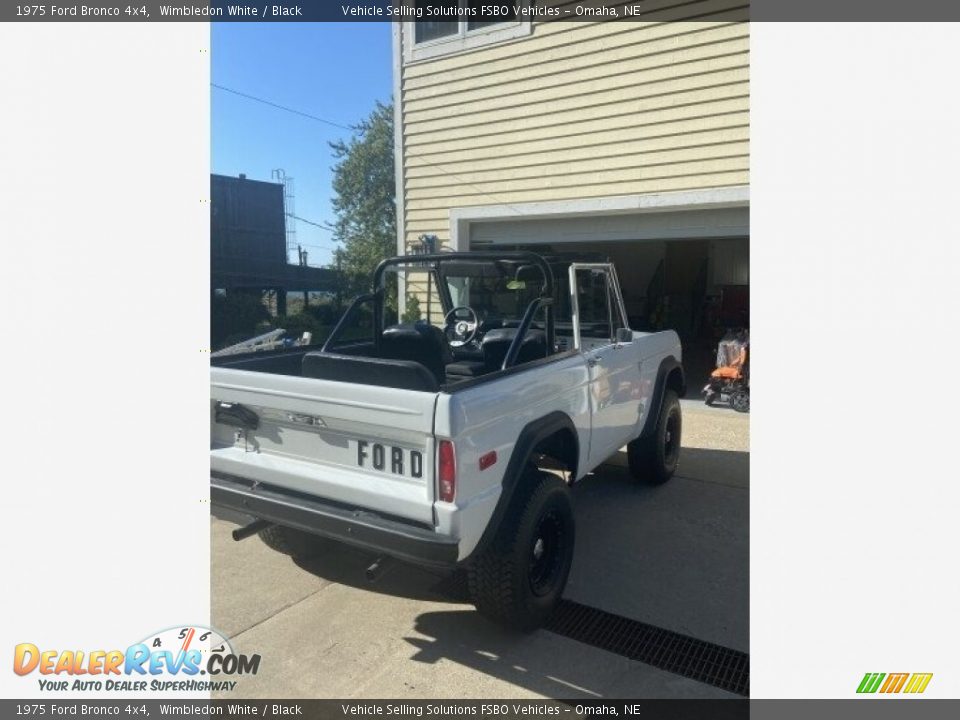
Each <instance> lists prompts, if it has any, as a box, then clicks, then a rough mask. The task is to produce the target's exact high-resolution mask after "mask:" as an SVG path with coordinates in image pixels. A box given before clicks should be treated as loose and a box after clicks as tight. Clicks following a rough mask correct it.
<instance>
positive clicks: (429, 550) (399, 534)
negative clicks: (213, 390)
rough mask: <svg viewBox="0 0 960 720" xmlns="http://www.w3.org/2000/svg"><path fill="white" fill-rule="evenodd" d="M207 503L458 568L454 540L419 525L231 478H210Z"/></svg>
mask: <svg viewBox="0 0 960 720" xmlns="http://www.w3.org/2000/svg"><path fill="white" fill-rule="evenodd" d="M210 503H211V504H213V505H217V506H219V507H223V508H227V509H229V510H233V511H236V512H240V513H244V514H245V515H253V516H254V517H258V518H262V519H263V520H267V521H269V522H272V523H275V524H277V525H283V526H285V527H291V528H296V529H297V530H303V531H305V532H310V533H314V534H316V535H323V536H325V537H329V538H332V539H334V540H339V541H341V542H344V543H346V544H348V545H354V546H356V547H360V548H364V549H366V550H372V551H374V552H378V553H382V554H384V555H388V556H390V557H395V558H398V559H400V560H406V561H408V562H412V563H416V564H418V565H427V566H431V567H449V566H452V565H455V564H456V562H457V556H458V552H459V548H458V542H457V540H455V539H453V538H449V537H445V536H442V535H437V534H436V533H435V532H433V531H432V530H430V529H428V528H426V527H424V526H422V525H418V524H415V523H408V522H403V521H401V520H396V519H393V518H385V517H382V516H380V515H376V514H374V513H371V512H369V511H367V510H362V509H359V508H350V507H346V506H343V505H339V504H333V503H330V502H327V501H324V500H322V499H320V498H316V497H313V496H307V495H303V494H301V493H297V492H294V491H291V490H286V489H284V488H279V487H276V486H270V485H260V484H257V483H254V482H252V481H250V480H245V479H244V478H240V477H237V476H234V475H227V474H224V473H219V472H214V473H211V474H210Z"/></svg>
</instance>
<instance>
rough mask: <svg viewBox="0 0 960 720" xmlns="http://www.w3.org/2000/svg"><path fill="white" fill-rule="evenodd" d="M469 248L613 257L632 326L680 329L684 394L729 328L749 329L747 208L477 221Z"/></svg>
mask: <svg viewBox="0 0 960 720" xmlns="http://www.w3.org/2000/svg"><path fill="white" fill-rule="evenodd" d="M631 235H632V237H631ZM470 247H471V249H491V248H500V249H504V250H507V249H511V250H514V249H515V250H531V251H533V252H539V253H542V254H562V255H576V256H578V257H582V258H583V259H584V260H595V261H604V260H609V261H610V262H613V263H614V265H615V266H616V268H617V274H618V275H619V277H620V284H621V286H622V290H623V296H624V303H625V305H626V310H627V315H628V317H629V320H630V325H631V327H632V328H633V329H634V330H646V331H656V330H665V329H672V330H675V331H676V332H677V333H678V334H679V335H680V338H681V341H682V342H683V348H684V366H685V368H686V372H687V383H688V388H689V389H688V395H687V396H688V397H694V398H699V397H700V395H699V393H700V389H701V388H702V387H703V384H704V383H705V382H706V379H707V377H708V376H709V374H710V371H711V370H713V368H714V361H715V358H716V348H717V343H718V342H719V341H720V340H721V339H722V338H723V336H724V335H725V334H726V333H727V331H728V330H731V329H739V328H749V324H750V246H749V235H748V209H747V208H725V209H720V210H713V211H699V212H688V213H667V212H664V213H652V214H646V215H615V216H606V217H595V218H586V217H578V218H564V219H560V218H556V219H553V218H551V219H542V220H523V221H506V222H503V221H501V222H481V223H476V224H473V225H472V226H471V228H470Z"/></svg>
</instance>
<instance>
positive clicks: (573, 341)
mask: <svg viewBox="0 0 960 720" xmlns="http://www.w3.org/2000/svg"><path fill="white" fill-rule="evenodd" d="M391 275H393V276H395V277H393V278H391V277H390V276H391ZM416 278H419V279H420V280H419V281H417V280H416ZM398 280H399V281H400V282H401V284H400V287H401V289H402V290H404V291H405V292H407V293H411V292H415V291H416V289H415V283H416V282H420V286H419V287H421V288H426V292H428V293H433V296H435V297H437V300H435V301H434V302H433V303H432V304H431V309H432V312H431V313H428V318H427V320H428V321H429V320H430V319H431V318H430V315H435V318H433V319H434V320H435V321H436V322H437V323H438V324H437V325H433V324H430V322H428V321H420V322H416V323H412V324H390V325H387V324H386V323H385V316H386V314H387V308H386V304H387V303H386V302H385V298H386V297H387V288H388V287H395V286H396V285H391V283H396V282H397V281H398ZM436 305H440V308H438V307H436ZM441 308H442V315H443V321H442V322H441V321H440V320H439V317H440V315H441ZM364 327H367V328H368V331H366V332H363V334H362V336H360V337H358V330H360V329H362V328H364ZM684 390H685V386H684V376H683V369H682V366H681V351H680V341H679V338H678V337H677V335H676V334H675V333H674V332H672V331H667V332H657V333H642V332H635V331H632V330H630V329H629V327H628V325H627V316H626V313H625V311H624V304H623V299H622V296H621V293H620V286H619V283H618V280H617V274H616V270H615V269H614V267H613V265H611V264H609V263H580V262H570V261H566V262H550V261H548V260H547V259H545V258H544V257H542V256H540V255H537V254H533V253H527V252H469V253H438V254H430V255H413V256H403V257H395V258H390V259H387V260H385V261H384V262H382V263H381V264H380V266H379V267H378V268H377V270H376V272H375V274H374V282H373V292H372V293H370V294H367V295H363V296H361V297H358V298H357V299H356V300H354V302H353V303H352V304H351V305H350V307H349V308H348V309H347V311H346V312H345V313H344V315H343V317H342V318H341V320H340V322H339V323H338V324H337V326H336V327H335V328H334V330H333V331H332V332H331V334H330V336H329V338H328V339H327V340H326V343H325V344H324V345H323V347H322V349H320V350H317V349H316V348H315V347H309V346H307V347H296V348H291V349H285V350H279V351H267V352H259V353H246V354H237V355H229V356H226V357H223V358H214V359H212V368H211V401H210V420H211V449H210V463H211V479H210V485H211V488H210V490H211V502H212V503H213V504H214V505H218V506H221V507H226V508H229V509H231V510H233V511H238V512H241V513H244V514H246V515H248V516H253V517H254V518H257V521H256V522H254V523H253V524H251V525H250V526H248V528H247V529H246V532H244V531H243V530H240V531H237V532H236V533H235V536H237V535H247V534H253V532H255V531H260V534H261V536H262V537H263V538H264V540H265V541H266V542H267V543H268V544H270V545H271V546H273V547H275V548H277V549H281V550H283V551H285V552H289V553H291V554H295V555H296V554H307V553H309V552H313V551H316V550H317V549H318V548H320V547H321V546H322V543H323V542H326V541H328V540H329V539H333V540H337V541H341V542H344V543H348V544H351V545H355V546H359V547H361V548H366V549H369V550H373V551H376V552H378V553H380V554H382V555H385V556H389V557H394V558H398V559H401V560H405V561H409V562H413V563H419V564H421V565H426V566H434V567H451V568H452V567H460V568H464V569H465V570H466V573H467V578H468V587H469V591H470V594H471V599H472V601H473V602H474V604H475V605H476V606H477V608H478V609H479V610H480V611H481V612H483V613H484V614H486V615H488V616H490V617H493V618H495V619H497V620H499V621H501V622H503V623H505V624H508V625H511V626H514V627H518V628H521V629H532V628H535V627H538V626H540V625H542V624H543V623H544V622H545V621H546V620H547V618H548V617H549V615H550V613H551V612H552V610H553V608H554V607H555V605H556V603H557V602H558V601H559V599H560V596H561V594H562V592H563V589H564V585H565V584H566V581H567V576H568V573H569V571H570V565H571V562H572V558H573V545H574V513H573V509H572V506H571V500H570V493H569V490H568V486H569V485H570V484H572V483H574V482H576V481H577V480H579V479H581V478H583V477H584V476H585V475H587V474H588V473H590V472H591V471H592V470H593V469H594V468H596V467H597V466H598V465H600V464H601V463H602V462H603V461H604V460H606V459H607V458H608V457H610V456H611V455H612V454H613V453H616V452H617V451H618V450H619V449H620V448H621V447H623V446H624V445H626V446H627V451H628V461H629V467H630V471H631V473H632V474H633V475H634V476H635V477H636V478H638V479H639V480H642V481H646V482H649V483H663V482H665V481H666V480H668V479H669V478H670V477H671V475H673V473H674V470H675V469H676V466H677V460H678V458H679V453H680V431H681V415H680V404H679V401H678V398H679V397H680V396H681V395H683V393H684Z"/></svg>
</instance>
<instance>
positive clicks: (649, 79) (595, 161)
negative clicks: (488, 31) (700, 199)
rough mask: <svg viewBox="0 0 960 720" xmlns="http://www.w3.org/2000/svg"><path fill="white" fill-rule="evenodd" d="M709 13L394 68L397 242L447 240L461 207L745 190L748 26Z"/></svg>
mask: <svg viewBox="0 0 960 720" xmlns="http://www.w3.org/2000/svg"><path fill="white" fill-rule="evenodd" d="M710 6H711V8H712V11H713V14H711V15H710V16H709V18H705V19H698V20H686V21H675V22H649V23H644V22H636V21H629V22H547V23H535V24H534V27H533V31H532V33H531V34H530V35H529V36H527V37H524V38H521V39H516V40H512V41H507V42H503V43H500V44H497V45H491V46H487V47H482V48H478V49H474V50H470V51H466V52H460V53H456V54H452V55H447V56H443V57H437V58H432V59H428V60H423V61H418V62H411V63H407V64H404V63H403V62H402V61H401V62H400V63H399V68H400V73H401V77H400V91H401V92H400V94H401V98H402V103H401V108H400V117H401V120H402V122H401V129H400V132H401V133H402V141H403V158H402V161H403V164H402V182H403V188H402V192H403V203H402V208H403V230H404V233H403V237H404V241H405V242H406V243H407V244H408V246H409V244H410V243H412V242H414V241H415V240H416V239H417V237H418V236H419V235H421V234H423V233H431V234H435V235H437V236H438V237H439V238H440V240H441V241H443V242H448V241H449V230H450V228H449V212H450V210H451V208H457V207H467V206H478V205H510V204H512V203H527V202H540V201H557V200H577V199H584V198H595V197H607V196H617V195H637V194H643V193H659V192H669V191H679V190H691V189H706V188H716V187H724V186H740V185H746V184H748V182H749V24H748V23H746V22H741V21H739V20H737V21H729V20H728V19H726V18H725V16H724V10H725V9H726V8H729V9H730V10H731V11H733V10H734V9H735V8H738V7H740V6H742V2H738V1H737V0H728V1H727V2H725V1H724V0H711V2H710ZM685 7H687V11H686V12H687V17H691V16H696V15H697V12H696V9H697V7H698V3H687V4H686V5H685ZM678 12H679V10H678ZM731 17H732V15H731ZM403 42H409V38H408V37H406V33H404V36H403ZM401 55H402V52H401ZM411 290H414V291H415V289H414V288H411Z"/></svg>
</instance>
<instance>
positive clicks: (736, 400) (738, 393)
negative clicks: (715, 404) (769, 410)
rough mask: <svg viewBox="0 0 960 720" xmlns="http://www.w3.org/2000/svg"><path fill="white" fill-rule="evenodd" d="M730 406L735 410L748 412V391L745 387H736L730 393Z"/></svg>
mask: <svg viewBox="0 0 960 720" xmlns="http://www.w3.org/2000/svg"><path fill="white" fill-rule="evenodd" d="M730 407H732V408H733V409H734V410H736V411H737V412H741V413H748V412H750V391H749V390H747V389H746V388H738V389H736V390H734V391H733V392H732V393H730Z"/></svg>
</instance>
